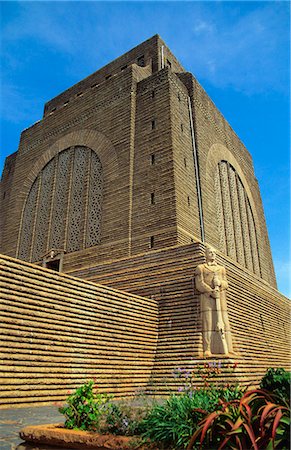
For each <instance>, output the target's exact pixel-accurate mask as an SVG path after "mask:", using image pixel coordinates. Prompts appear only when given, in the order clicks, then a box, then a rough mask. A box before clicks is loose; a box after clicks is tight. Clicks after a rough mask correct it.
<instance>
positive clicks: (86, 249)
mask: <svg viewBox="0 0 291 450" xmlns="http://www.w3.org/2000/svg"><path fill="white" fill-rule="evenodd" d="M94 161H95V162H94ZM1 189H2V194H1V195H0V201H1V202H2V206H1V211H2V212H3V214H2V215H1V233H0V234H1V249H0V251H1V252H2V253H4V254H6V255H9V256H12V257H17V258H20V259H23V260H26V261H29V262H34V263H37V264H40V263H41V262H42V257H43V255H45V254H46V253H47V252H49V251H50V250H51V249H52V248H56V247H57V248H58V249H60V250H63V252H64V263H65V264H64V267H66V268H67V269H68V270H70V268H69V266H68V264H66V260H67V261H70V260H71V254H73V255H74V258H76V259H78V260H79V261H80V263H81V264H83V266H84V267H85V266H86V265H88V262H89V261H90V260H91V258H92V257H94V258H95V260H96V261H98V262H105V261H110V260H115V259H118V258H123V257H130V256H133V255H137V254H140V253H143V252H144V253H146V252H148V251H150V250H151V249H162V248H167V247H169V246H173V245H178V244H180V245H185V244H189V243H191V242H194V241H200V240H202V241H203V240H204V237H205V241H206V242H208V243H209V244H211V245H213V246H214V247H215V248H217V249H218V250H220V251H221V252H222V253H223V254H225V255H227V256H228V257H230V258H232V259H233V260H234V261H236V262H238V263H239V264H240V265H241V266H243V267H245V268H247V269H248V270H251V271H252V272H253V273H255V274H256V275H258V276H259V277H260V278H262V279H263V280H265V281H267V282H268V283H269V284H270V285H271V286H274V287H275V286H276V280H275V274H274V269H273V263H272V256H271V251H270V245H269V240H268V233H267V228H266V223H265V219H264V213H263V206H262V202H261V198H260V192H259V187H258V184H257V181H256V178H255V175H254V168H253V164H252V158H251V156H250V154H249V152H248V151H247V149H246V148H245V147H244V145H243V143H242V142H241V141H240V139H239V138H238V136H237V135H236V134H235V132H234V131H233V130H232V128H231V127H230V126H229V124H228V123H227V122H226V120H225V119H224V117H223V116H222V114H221V113H220V112H219V111H218V109H217V108H216V106H215V105H214V103H213V102H212V101H211V99H210V98H209V96H208V95H207V94H206V92H205V91H204V90H203V88H202V87H201V86H200V84H199V83H198V81H197V80H196V79H195V78H194V76H193V75H192V74H190V73H187V72H185V70H184V69H183V67H182V66H181V64H180V63H179V62H178V61H177V59H176V57H175V56H174V55H173V54H172V53H171V51H170V50H169V49H168V47H167V46H166V45H165V43H164V42H163V41H162V39H161V38H160V37H159V36H157V35H156V36H153V37H152V38H150V39H148V40H147V41H145V42H143V43H142V44H140V45H138V46H137V47H135V48H134V49H132V50H130V51H129V52H127V53H125V54H124V55H122V56H120V57H119V58H117V59H116V60H114V61H112V62H111V63H109V64H108V65H107V66H105V67H103V68H101V69H99V70H97V72H95V73H93V74H92V75H90V76H89V77H87V78H86V79H84V80H82V81H80V82H79V83H77V84H76V85H74V86H72V87H71V88H69V89H68V90H66V91H65V92H63V93H61V94H60V95H58V96H57V97H56V98H54V99H52V100H51V101H49V102H48V103H47V104H46V106H45V111H44V116H43V118H42V120H40V121H39V122H38V123H36V124H34V125H33V126H31V127H30V128H28V129H26V130H24V131H23V133H22V135H21V140H20V145H19V149H18V151H17V152H16V153H15V154H13V155H11V156H10V157H8V158H7V161H6V165H5V168H4V172H3V177H2V183H1ZM2 216H3V218H2Z"/></svg>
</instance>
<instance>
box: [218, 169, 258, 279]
mask: <svg viewBox="0 0 291 450" xmlns="http://www.w3.org/2000/svg"><path fill="white" fill-rule="evenodd" d="M215 191H216V200H217V223H218V230H219V235H220V250H221V251H223V252H226V254H227V255H228V256H230V257H231V258H233V259H235V260H236V261H237V262H239V263H240V264H242V265H243V266H245V267H247V268H248V269H249V270H251V271H252V272H254V273H256V274H257V275H258V276H261V268H260V259H259V251H258V241H257V234H256V225H255V221H254V216H253V213H252V210H251V205H250V202H249V199H248V196H247V193H246V190H245V188H244V186H243V183H242V181H241V179H240V177H239V176H238V174H237V173H236V171H235V169H234V168H233V167H232V165H231V164H229V163H228V162H227V161H220V163H219V164H218V167H217V170H216V174H215Z"/></svg>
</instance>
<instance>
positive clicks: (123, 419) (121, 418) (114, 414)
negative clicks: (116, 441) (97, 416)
mask: <svg viewBox="0 0 291 450" xmlns="http://www.w3.org/2000/svg"><path fill="white" fill-rule="evenodd" d="M145 415H146V410H145V409H144V407H138V408H137V407H133V406H132V405H130V404H126V403H121V404H116V403H112V404H111V405H110V406H109V408H108V411H107V412H106V415H105V418H104V423H103V426H102V431H104V432H106V433H112V434H119V435H123V436H133V435H135V434H140V432H141V430H140V427H141V425H140V424H141V421H142V420H143V418H144V416H145Z"/></svg>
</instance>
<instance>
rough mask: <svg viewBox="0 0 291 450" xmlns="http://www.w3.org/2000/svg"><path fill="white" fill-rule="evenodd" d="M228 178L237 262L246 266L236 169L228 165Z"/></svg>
mask: <svg viewBox="0 0 291 450" xmlns="http://www.w3.org/2000/svg"><path fill="white" fill-rule="evenodd" d="M228 176H229V186H230V197H231V205H232V217H233V227H234V235H235V247H236V256H237V257H236V260H237V261H238V262H239V263H240V264H242V265H245V258H244V249H243V241H242V228H241V220H240V212H239V202H238V192H237V183H236V173H235V171H234V169H233V168H232V167H231V166H230V165H228Z"/></svg>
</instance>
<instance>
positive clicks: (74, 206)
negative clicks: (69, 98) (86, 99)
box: [17, 130, 118, 261]
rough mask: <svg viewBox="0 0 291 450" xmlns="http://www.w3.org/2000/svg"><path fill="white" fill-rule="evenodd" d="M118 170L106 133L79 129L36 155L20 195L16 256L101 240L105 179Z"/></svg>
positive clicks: (75, 247) (34, 255) (30, 256)
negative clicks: (20, 208) (36, 158)
mask: <svg viewBox="0 0 291 450" xmlns="http://www.w3.org/2000/svg"><path fill="white" fill-rule="evenodd" d="M117 176H118V160H117V155H116V152H115V149H114V147H113V145H112V144H111V142H110V141H109V140H108V139H107V138H106V137H105V136H104V135H103V134H102V133H99V132H96V131H94V130H79V131H74V132H72V133H69V134H67V135H66V136H63V137H62V138H60V139H59V140H58V141H56V142H55V143H54V144H53V145H52V146H50V148H49V149H48V150H47V151H46V152H45V153H44V154H43V155H42V156H41V158H39V159H38V160H37V161H36V163H35V164H34V166H33V167H32V169H31V171H30V173H29V174H28V176H27V178H26V180H25V183H24V186H23V191H22V195H21V196H19V199H18V201H19V202H21V203H22V205H21V207H22V215H21V226H20V230H19V236H18V246H17V257H20V258H21V259H26V260H28V261H38V260H40V258H41V256H42V254H43V253H45V251H46V250H48V249H50V248H61V249H64V250H65V251H75V250H79V249H82V248H87V247H90V246H92V245H97V244H98V243H99V242H100V226H101V225H100V222H101V202H102V191H103V179H106V181H107V183H108V182H111V181H112V180H113V179H114V178H115V177H117Z"/></svg>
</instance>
